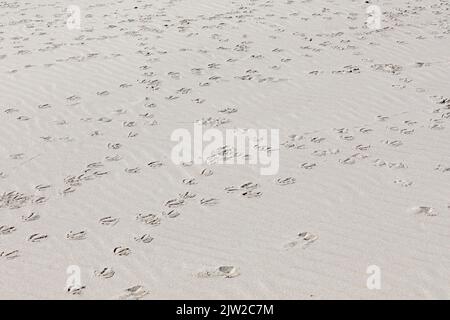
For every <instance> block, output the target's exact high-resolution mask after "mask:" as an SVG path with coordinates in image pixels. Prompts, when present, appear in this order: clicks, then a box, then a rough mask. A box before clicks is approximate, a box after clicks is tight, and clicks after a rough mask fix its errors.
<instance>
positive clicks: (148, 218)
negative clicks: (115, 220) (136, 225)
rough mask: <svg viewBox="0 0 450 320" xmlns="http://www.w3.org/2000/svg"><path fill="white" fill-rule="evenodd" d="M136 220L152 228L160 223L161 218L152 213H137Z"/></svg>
mask: <svg viewBox="0 0 450 320" xmlns="http://www.w3.org/2000/svg"><path fill="white" fill-rule="evenodd" d="M136 220H138V221H140V222H143V223H145V224H149V225H153V226H157V225H159V224H160V223H161V218H159V217H158V216H157V215H156V214H153V213H148V214H144V213H139V214H138V215H137V216H136Z"/></svg>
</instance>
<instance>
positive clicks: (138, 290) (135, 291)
mask: <svg viewBox="0 0 450 320" xmlns="http://www.w3.org/2000/svg"><path fill="white" fill-rule="evenodd" d="M149 293H150V292H149V291H148V290H146V289H145V288H144V287H143V286H141V285H137V286H133V287H130V288H128V289H126V290H125V294H123V295H122V296H121V297H120V299H125V300H128V299H133V300H139V299H142V298H143V297H145V296H146V295H148V294H149Z"/></svg>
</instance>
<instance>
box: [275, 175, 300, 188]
mask: <svg viewBox="0 0 450 320" xmlns="http://www.w3.org/2000/svg"><path fill="white" fill-rule="evenodd" d="M295 182H296V180H295V178H294V177H287V178H278V179H277V180H276V181H275V183H276V184H278V185H279V186H287V185H289V184H294V183H295Z"/></svg>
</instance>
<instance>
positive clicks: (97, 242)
mask: <svg viewBox="0 0 450 320" xmlns="http://www.w3.org/2000/svg"><path fill="white" fill-rule="evenodd" d="M70 5H76V6H78V7H79V8H80V18H81V20H80V29H77V28H75V29H73V28H69V27H68V25H67V19H68V16H69V14H68V12H67V8H68V7H69V6H70ZM371 5H376V6H378V7H379V8H380V9H381V21H380V28H378V29H374V28H372V27H370V26H369V25H368V23H367V19H368V18H369V17H368V14H367V11H366V10H367V9H368V7H369V6H371ZM449 22H450V5H449V2H448V1H444V0H415V1H412V0H410V1H407V0H395V1H394V0H391V1H360V0H358V1H356V0H310V1H306V0H305V1H299V0H291V1H288V0H253V1H247V0H242V1H239V0H234V1H232V0H152V1H144V0H141V1H138V0H121V1H118V0H89V1H88V0H77V1H73V2H72V1H62V0H59V1H57V0H28V1H11V0H6V1H4V0H3V1H0V151H1V152H0V197H1V198H0V298H1V299H23V298H26V299H118V298H142V299H185V298H188V299H216V298H222V299H400V298H411V299H449V298H450V39H449V37H450V34H449V33H450V24H449ZM226 108H235V110H233V111H236V112H233V113H226V112H225V113H224V112H220V110H223V109H226ZM208 118H211V119H210V120H211V121H209V122H213V123H215V126H216V129H218V130H221V132H224V131H225V130H226V129H232V128H235V129H243V128H244V129H245V128H253V129H278V130H279V138H280V145H279V148H277V150H279V170H278V172H276V174H274V175H262V174H261V172H260V168H259V167H258V166H257V165H256V166H255V165H251V164H245V165H239V164H236V165H222V164H207V163H204V164H192V165H179V164H176V163H174V161H173V159H172V157H171V151H172V148H173V147H174V145H175V144H176V143H175V142H173V141H171V134H172V133H173V132H174V131H175V130H177V129H183V128H185V129H187V130H192V129H193V124H194V122H195V121H197V120H201V119H208ZM222 118H224V119H227V121H221V119H222ZM222 122H223V123H222ZM213 125H214V124H213ZM263 147H264V146H263ZM154 161H158V163H157V164H155V163H153V164H152V165H148V164H149V163H152V162H154ZM204 169H207V171H205V172H203V174H202V171H203V170H204ZM206 172H207V173H209V174H205V173H206ZM286 178H293V179H288V180H287V182H292V183H285V184H283V183H279V182H277V181H279V180H283V179H286ZM191 179H195V180H191ZM247 182H251V183H253V184H254V185H251V186H254V187H255V188H254V189H252V187H250V189H251V192H250V193H247V194H245V192H246V189H245V187H244V188H239V187H240V186H242V185H244V184H245V183H247ZM231 186H234V187H238V188H236V189H237V190H235V192H231V191H230V189H227V188H229V187H231ZM186 192H189V194H188V196H187V197H186V196H185V197H184V199H183V197H182V195H183V194H185V193H186ZM258 192H259V193H258ZM172 199H178V200H180V199H182V200H183V201H178V206H177V207H176V208H173V207H172V208H171V207H170V205H172V204H173V203H172V202H169V203H167V201H169V200H172ZM209 199H216V200H214V201H212V202H211V203H206V205H205V202H204V201H202V200H209ZM176 201H177V200H175V201H174V202H176ZM208 204H209V205H208ZM171 210H176V212H177V213H179V215H177V214H175V212H172V213H171V214H168V213H169V212H170V211H171ZM149 214H153V215H154V216H151V215H150V216H148V215H149ZM139 215H141V216H139ZM143 216H147V217H146V218H143ZM107 217H110V218H108V219H104V220H101V219H103V218H107ZM150 218H155V219H153V220H152V219H150ZM146 222H147V223H146ZM80 232H82V233H80ZM142 239H145V240H146V241H142ZM150 240H151V241H150ZM221 267H222V268H221ZM223 267H225V268H223ZM105 268H108V269H106V270H104V269H105ZM219 269H220V270H219ZM102 270H104V272H103V273H102ZM73 277H76V279H78V280H77V281H78V282H77V281H75V282H70V281H73V279H74V278H73ZM68 283H75V284H74V285H72V286H70V285H69V288H68V287H67V286H68ZM368 284H369V285H368ZM134 286H141V287H138V288H135V290H131V291H132V292H130V290H129V291H127V289H129V288H132V287H134Z"/></svg>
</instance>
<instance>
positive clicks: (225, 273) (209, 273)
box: [197, 266, 240, 278]
mask: <svg viewBox="0 0 450 320" xmlns="http://www.w3.org/2000/svg"><path fill="white" fill-rule="evenodd" d="M239 275H240V272H239V269H238V268H236V267H234V266H220V267H218V268H216V269H213V270H206V271H202V272H199V273H197V277H198V278H215V277H222V278H235V277H237V276H239Z"/></svg>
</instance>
